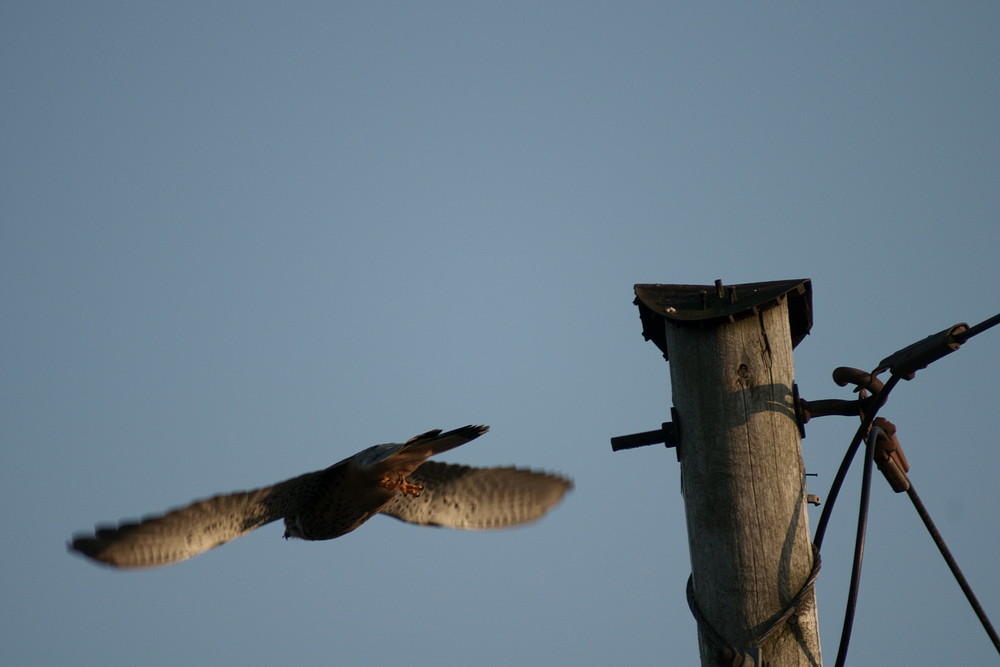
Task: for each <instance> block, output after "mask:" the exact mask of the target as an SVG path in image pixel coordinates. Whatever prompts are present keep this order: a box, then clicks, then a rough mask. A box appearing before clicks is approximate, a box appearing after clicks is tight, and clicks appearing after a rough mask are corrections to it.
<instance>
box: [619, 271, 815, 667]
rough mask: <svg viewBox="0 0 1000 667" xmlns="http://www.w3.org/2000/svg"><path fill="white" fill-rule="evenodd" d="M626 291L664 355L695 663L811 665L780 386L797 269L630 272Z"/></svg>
mask: <svg viewBox="0 0 1000 667" xmlns="http://www.w3.org/2000/svg"><path fill="white" fill-rule="evenodd" d="M636 297H637V298H636V304H637V305H638V306H639V310H640V315H641V317H642V321H643V328H644V332H643V333H644V334H645V335H646V337H647V338H649V339H652V340H653V341H654V342H655V343H656V344H657V346H659V347H660V348H661V350H663V352H664V356H665V357H667V358H668V360H669V366H670V379H671V387H672V394H673V400H674V408H675V413H674V414H675V417H676V422H675V423H674V434H676V436H677V441H678V442H677V447H678V459H679V461H680V466H681V490H682V494H683V498H684V508H685V513H686V516H687V528H688V542H689V547H690V553H691V570H692V579H691V583H690V585H689V596H690V597H689V603H691V604H692V606H693V611H694V613H695V617H696V618H698V619H699V621H698V630H699V632H698V641H699V646H700V652H701V661H702V665H719V664H732V665H740V664H756V665H758V666H759V665H761V664H764V663H766V664H767V665H768V666H770V667H789V666H792V665H796V666H798V665H810V666H816V665H821V664H822V657H821V654H820V643H819V626H818V621H817V615H816V600H815V593H814V589H813V587H812V583H811V582H812V580H814V578H815V574H816V571H818V568H817V570H814V558H813V550H812V545H811V541H810V537H809V520H808V516H807V513H806V484H805V479H806V478H805V470H804V467H803V463H802V453H801V444H800V440H799V430H798V426H797V423H796V419H795V410H794V406H793V389H792V384H793V369H792V345H793V342H794V343H797V342H798V341H799V340H801V339H802V337H804V336H805V334H806V333H808V329H809V327H810V326H811V314H810V309H811V303H810V301H811V286H810V284H809V281H807V280H806V281H788V282H780V283H752V284H747V285H736V286H730V287H723V286H722V284H721V282H717V283H716V285H715V286H684V285H636ZM790 302H791V305H792V308H793V310H792V311H790V310H789V305H790ZM668 350H669V355H668ZM668 444H669V443H668ZM789 609H792V611H791V612H790V613H787V612H788V611H789ZM783 613H786V614H787V616H786V618H787V621H784V620H782V619H781V617H782V615H783ZM720 656H728V657H724V658H723V661H722V662H720ZM741 660H742V661H743V662H740V661H741ZM748 660H750V661H749V662H748Z"/></svg>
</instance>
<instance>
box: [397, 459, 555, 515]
mask: <svg viewBox="0 0 1000 667" xmlns="http://www.w3.org/2000/svg"><path fill="white" fill-rule="evenodd" d="M407 481H409V482H411V483H413V484H417V485H418V486H422V487H424V488H423V491H421V492H420V495H419V496H412V495H399V496H396V497H395V498H394V499H393V500H392V501H391V502H390V503H389V504H388V505H386V506H385V507H384V508H383V509H382V513H383V514H387V515H389V516H391V517H394V518H396V519H399V520H401V521H406V522H408V523H415V524H419V525H421V526H443V527H446V528H458V529H461V530H492V529H496V528H507V527H510V526H517V525H519V524H522V523H528V522H531V521H537V520H538V519H540V518H542V516H543V515H544V514H545V513H546V512H547V511H548V510H549V509H551V508H552V507H553V506H554V505H555V504H556V503H558V502H559V501H560V500H561V499H562V497H563V495H565V494H566V492H567V491H569V490H570V489H571V488H573V483H572V482H570V481H569V480H567V479H564V478H562V477H558V476H556V475H549V474H547V473H542V472H534V471H531V470H523V469H520V468H472V467H469V466H463V465H455V464H449V463H438V462H436V461H428V462H427V463H425V464H423V465H422V466H420V467H419V468H417V470H416V472H414V473H413V474H411V475H410V476H409V478H407Z"/></svg>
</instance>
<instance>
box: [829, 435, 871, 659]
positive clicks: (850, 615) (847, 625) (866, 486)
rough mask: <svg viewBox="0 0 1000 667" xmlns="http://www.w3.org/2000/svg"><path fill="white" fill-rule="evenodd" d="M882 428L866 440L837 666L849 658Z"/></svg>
mask: <svg viewBox="0 0 1000 667" xmlns="http://www.w3.org/2000/svg"><path fill="white" fill-rule="evenodd" d="M881 432H882V429H880V428H879V427H877V426H876V427H875V428H873V429H872V430H871V432H870V433H869V434H868V438H867V439H866V442H865V465H864V472H863V474H862V478H861V503H860V505H861V506H860V508H859V509H858V532H857V535H856V536H855V538H854V564H853V566H852V568H851V585H850V587H849V588H848V591H847V607H846V608H845V609H844V626H843V628H841V630H840V646H839V647H837V661H836V662H835V663H834V665H835V667H843V665H844V662H845V661H846V660H847V647H848V646H849V645H850V643H851V630H852V629H853V628H854V615H855V612H856V611H857V608H858V590H859V589H860V588H861V563H862V561H863V560H864V556H865V534H866V532H867V530H868V505H869V501H870V500H871V491H872V467H873V465H872V464H873V463H874V461H875V440H876V439H877V438H878V435H879V433H881Z"/></svg>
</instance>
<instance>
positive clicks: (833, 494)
mask: <svg viewBox="0 0 1000 667" xmlns="http://www.w3.org/2000/svg"><path fill="white" fill-rule="evenodd" d="M900 379H901V378H900V377H899V376H898V375H893V376H892V377H890V378H889V380H888V382H886V383H885V386H884V387H883V388H882V391H880V392H879V393H878V394H876V395H875V396H873V397H872V399H873V402H872V404H871V405H870V406H866V407H867V410H868V412H867V414H865V416H864V419H863V420H862V421H861V425H860V426H858V430H857V432H856V433H855V434H854V439H853V440H851V444H850V445H849V446H848V447H847V452H846V453H845V454H844V460H843V461H841V463H840V468H839V469H838V470H837V475H836V476H835V477H834V478H833V484H831V485H830V493H829V494H828V495H827V498H826V502H825V503H824V504H823V512H822V514H820V516H819V523H817V524H816V535H815V537H814V538H813V544H815V545H816V548H817V549H819V548H821V547H822V546H823V537H824V535H825V534H826V527H827V525H828V524H829V522H830V515H831V514H832V513H833V506H834V503H836V502H837V495H838V494H839V493H840V488H841V487H842V486H843V485H844V478H846V477H847V471H848V470H849V469H850V467H851V462H852V461H853V460H854V455H855V454H857V451H858V447H859V446H860V445H861V441H862V440H864V437H865V434H867V433H868V430H869V429H870V428H871V425H872V422H874V421H875V417H876V416H877V415H878V411H879V409H881V407H882V406H883V405H885V402H886V400H888V398H889V392H891V391H892V389H893V387H895V386H896V384H898V383H899V381H900Z"/></svg>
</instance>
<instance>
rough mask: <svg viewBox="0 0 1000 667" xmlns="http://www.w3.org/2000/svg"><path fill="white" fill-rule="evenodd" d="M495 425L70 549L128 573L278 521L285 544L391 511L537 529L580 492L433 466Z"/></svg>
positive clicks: (437, 521) (507, 471) (353, 460)
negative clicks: (529, 524)
mask: <svg viewBox="0 0 1000 667" xmlns="http://www.w3.org/2000/svg"><path fill="white" fill-rule="evenodd" d="M487 430H488V427H486V426H464V427H462V428H459V429H455V430H454V431H448V432H447V433H442V432H441V431H439V430H435V431H428V432H427V433H424V434H421V435H418V436H416V437H414V438H411V439H410V440H408V441H407V442H406V443H404V444H402V445H399V444H391V445H375V446H374V447H369V448H368V449H365V450H362V451H361V452H358V453H357V454H355V455H354V456H351V457H349V458H346V459H344V460H343V461H340V462H339V463H335V464H334V465H332V466H330V467H329V468H326V469H325V470H319V471H317V472H312V473H307V474H305V475H300V476H298V477H294V478H292V479H289V480H286V481H284V482H280V483H278V484H275V485H273V486H269V487H265V488H262V489H256V490H253V491H244V492H237V493H230V494H225V495H219V496H214V497H212V498H208V499H205V500H200V501H196V502H194V503H192V504H190V505H188V506H187V507H183V508H180V509H176V510H173V511H171V512H168V513H167V514H165V515H163V516H155V517H147V518H145V519H143V520H141V521H139V522H131V523H122V524H120V525H118V526H117V527H111V526H98V527H97V529H96V530H95V532H94V534H87V535H77V536H75V537H74V539H73V541H72V542H71V543H70V544H69V548H70V549H71V550H73V551H76V552H78V553H80V554H83V555H84V556H87V557H89V558H92V559H94V560H96V561H99V562H101V563H104V564H106V565H111V566H113V567H121V568H142V567H156V566H160V565H168V564H170V563H175V562H178V561H181V560H185V559H188V558H191V557H192V556H196V555H198V554H200V553H202V552H204V551H208V550H209V549H212V548H214V547H217V546H219V545H220V544H224V543H226V542H228V541H230V540H233V539H235V538H237V537H239V536H241V535H244V534H246V533H248V532H250V531H251V530H254V529H255V528H259V527H260V526H263V525H265V524H267V523H271V522H272V521H277V520H278V519H282V518H283V519H284V520H285V537H299V538H302V539H306V540H329V539H333V538H335V537H340V536H341V535H344V534H345V533H349V532H350V531H352V530H354V529H355V528H357V527H358V526H360V525H361V524H363V523H364V522H365V521H367V520H368V519H370V518H371V517H372V516H374V515H375V514H378V513H379V512H382V513H384V514H388V515H389V516H392V517H395V518H397V519H400V520H402V521H407V522H410V523H416V524H421V525H431V526H447V527H450V528H461V529H466V530H488V529H492V528H505V527H509V526H515V525H518V524H522V523H526V522H529V521H534V520H536V519H539V518H541V516H542V515H543V514H545V512H546V511H547V510H548V509H550V508H551V507H552V506H553V505H555V504H556V503H558V502H559V500H560V499H561V498H562V497H563V495H564V494H565V493H566V491H568V490H569V489H570V488H572V483H571V482H570V481H569V480H567V479H564V478H562V477H558V476H555V475H549V474H546V473H539V472H532V471H529V470H520V469H516V468H471V467H468V466H461V465H449V464H445V463H437V462H433V461H427V459H428V458H429V457H431V456H433V455H435V454H439V453H441V452H445V451H447V450H449V449H454V448H455V447H458V446H460V445H463V444H465V443H467V442H469V441H470V440H474V439H475V438H478V437H479V436H480V435H482V434H483V433H485V432H486V431H487Z"/></svg>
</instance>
